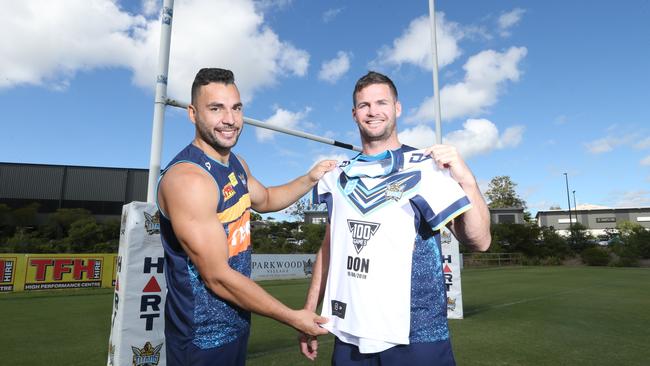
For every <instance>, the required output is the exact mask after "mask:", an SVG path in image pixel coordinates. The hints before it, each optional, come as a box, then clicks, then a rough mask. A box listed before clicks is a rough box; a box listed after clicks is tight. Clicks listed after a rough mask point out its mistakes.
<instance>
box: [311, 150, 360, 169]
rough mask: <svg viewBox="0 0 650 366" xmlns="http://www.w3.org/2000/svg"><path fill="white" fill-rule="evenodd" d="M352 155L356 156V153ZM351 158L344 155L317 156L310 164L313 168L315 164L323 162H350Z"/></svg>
mask: <svg viewBox="0 0 650 366" xmlns="http://www.w3.org/2000/svg"><path fill="white" fill-rule="evenodd" d="M354 155H356V153H355V154H354ZM351 158H352V156H348V155H345V154H321V155H317V156H316V157H315V158H314V162H313V163H312V165H311V166H312V167H313V166H314V165H316V163H318V162H319V161H323V160H336V161H338V162H342V161H345V160H350V159H351Z"/></svg>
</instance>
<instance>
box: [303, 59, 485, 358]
mask: <svg viewBox="0 0 650 366" xmlns="http://www.w3.org/2000/svg"><path fill="white" fill-rule="evenodd" d="M352 100H353V107H352V118H353V119H354V121H355V122H356V124H357V127H358V128H359V134H360V136H361V143H362V146H363V152H362V153H361V154H359V155H358V156H357V157H355V158H354V159H352V160H350V161H348V162H344V163H342V164H340V165H339V166H338V167H337V168H335V169H334V170H332V171H330V172H328V173H326V174H325V175H324V176H323V178H322V179H321V180H320V181H319V182H318V185H317V186H316V187H315V188H314V202H319V201H320V202H325V203H327V206H328V211H329V215H330V217H329V220H328V226H327V229H326V233H325V239H324V241H323V244H322V246H321V249H320V251H319V253H318V257H317V259H316V262H315V263H314V266H313V274H312V281H311V286H310V289H309V293H308V295H307V300H306V303H305V309H306V310H310V311H314V310H316V307H317V305H318V303H319V302H320V301H322V303H323V308H322V315H323V316H327V317H329V321H328V322H327V323H326V324H324V325H323V327H325V328H327V329H328V330H330V331H331V332H332V333H333V334H334V335H335V336H336V339H335V343H334V352H333V355H332V364H333V365H337V366H340V365H345V366H375V365H376V366H379V365H382V366H392V365H394V366H398V365H413V366H422V365H454V364H455V361H454V356H453V353H452V348H451V343H450V340H449V330H448V326H447V301H446V294H445V280H444V275H443V270H442V255H441V246H440V244H441V240H440V230H441V229H442V228H444V227H445V226H446V227H448V228H449V229H450V230H451V231H452V232H453V233H454V235H455V236H456V237H457V238H458V239H459V241H461V242H463V243H464V244H465V245H467V246H468V247H471V248H473V249H475V250H480V251H484V250H486V249H487V248H488V247H489V246H490V241H491V238H490V216H489V211H488V209H487V206H486V204H485V201H484V200H483V197H482V196H481V193H480V191H479V189H478V184H477V183H476V179H475V178H474V175H473V174H472V172H471V171H470V169H469V168H468V166H467V165H466V164H465V162H464V161H463V159H462V158H461V157H460V156H459V154H458V153H457V151H456V149H455V148H454V147H452V146H448V145H433V146H431V147H430V148H428V149H422V150H416V149H414V148H412V147H409V146H407V145H403V144H402V143H401V142H400V141H399V140H398V136H397V127H396V125H397V118H398V117H399V116H400V114H401V112H402V106H401V103H400V102H399V100H398V98H397V89H396V88H395V85H394V84H393V82H392V81H391V80H390V79H389V78H388V77H387V76H385V75H382V74H380V73H377V72H369V73H368V74H367V75H365V76H363V77H362V78H360V79H359V80H358V81H357V84H356V85H355V89H354V92H353V93H352ZM299 344H300V348H301V352H302V353H303V354H304V355H305V356H306V357H307V358H309V359H311V360H313V359H314V358H315V357H316V355H317V346H318V343H317V340H316V339H315V337H313V336H309V335H307V334H301V335H300V337H299Z"/></svg>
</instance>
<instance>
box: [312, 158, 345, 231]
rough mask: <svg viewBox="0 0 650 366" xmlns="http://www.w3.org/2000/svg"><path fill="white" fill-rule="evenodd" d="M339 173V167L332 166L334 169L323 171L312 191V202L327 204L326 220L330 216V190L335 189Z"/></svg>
mask: <svg viewBox="0 0 650 366" xmlns="http://www.w3.org/2000/svg"><path fill="white" fill-rule="evenodd" d="M339 174H341V170H340V169H339V168H334V170H332V171H329V172H327V173H325V175H323V177H322V178H321V179H320V180H319V181H318V184H316V185H315V186H314V188H313V191H312V194H313V196H312V202H313V203H314V204H319V203H325V204H326V205H327V212H328V216H329V217H328V221H329V220H330V219H331V218H332V208H333V207H332V192H333V191H334V190H335V189H336V181H337V178H338V176H339Z"/></svg>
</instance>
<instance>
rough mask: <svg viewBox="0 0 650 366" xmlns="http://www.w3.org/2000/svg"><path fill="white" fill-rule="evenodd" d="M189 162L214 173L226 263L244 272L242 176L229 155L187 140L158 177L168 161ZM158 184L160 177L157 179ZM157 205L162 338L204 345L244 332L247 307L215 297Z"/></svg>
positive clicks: (247, 250)
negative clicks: (213, 154)
mask: <svg viewBox="0 0 650 366" xmlns="http://www.w3.org/2000/svg"><path fill="white" fill-rule="evenodd" d="M178 163H191V164H195V165H196V166H198V167H200V168H201V169H203V170H205V171H206V172H207V173H208V174H210V176H212V178H214V182H215V189H218V190H219V196H220V198H219V205H218V206H217V214H218V218H219V221H220V222H221V224H222V225H223V228H224V230H225V231H226V236H227V238H228V242H227V243H223V245H227V246H228V257H229V258H228V264H229V265H230V267H232V268H233V269H234V270H236V271H238V272H240V273H242V274H243V275H245V276H247V277H250V273H251V252H252V246H251V240H250V207H251V202H250V197H249V195H248V187H247V179H248V177H247V175H246V171H245V170H244V167H243V166H242V165H241V163H240V162H239V160H238V159H237V157H236V156H235V154H233V153H231V154H230V158H229V159H228V164H227V165H224V164H223V163H221V162H219V161H217V160H214V159H212V158H210V157H209V156H208V155H206V154H205V153H204V152H203V151H202V150H201V149H199V148H198V147H196V146H194V145H192V144H190V145H188V146H187V147H186V148H185V149H183V150H182V151H181V152H180V153H179V154H178V155H176V157H175V158H174V159H172V161H171V162H170V163H169V165H168V166H167V167H166V168H165V170H164V171H163V172H162V174H161V177H160V179H161V180H162V179H163V177H164V174H165V173H166V172H167V171H168V170H169V168H171V167H172V166H174V165H176V164H178ZM158 184H160V181H159V183H158ZM159 210H160V213H161V215H160V236H161V239H162V244H163V248H164V249H165V278H166V280H167V299H166V304H165V337H166V341H167V342H168V343H174V344H175V345H178V346H181V347H183V346H185V345H187V344H188V342H191V343H193V344H194V345H195V346H197V347H199V348H201V349H206V348H214V347H220V346H222V345H224V344H227V343H230V342H232V341H234V340H236V339H237V338H238V337H240V336H242V335H244V334H246V333H247V332H248V330H249V327H250V312H248V311H244V310H243V309H241V308H239V307H237V306H236V305H234V304H231V303H228V302H226V301H225V300H223V299H221V298H220V297H219V296H217V295H216V294H215V293H213V292H212V291H210V290H209V289H208V288H207V287H206V286H205V284H204V283H203V280H202V279H201V276H200V275H199V271H198V269H197V268H196V267H195V266H194V263H192V261H190V259H189V258H188V256H187V254H186V253H185V251H184V250H183V248H182V247H181V245H180V243H179V241H178V239H177V238H176V235H175V234H174V230H173V229H172V224H171V221H170V220H169V218H168V217H167V216H166V215H165V213H164V212H163V210H161V209H160V208H159Z"/></svg>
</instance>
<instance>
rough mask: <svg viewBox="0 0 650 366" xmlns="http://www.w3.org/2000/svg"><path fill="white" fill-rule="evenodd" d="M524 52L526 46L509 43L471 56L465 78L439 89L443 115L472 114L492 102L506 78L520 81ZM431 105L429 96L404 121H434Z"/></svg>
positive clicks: (431, 99) (496, 97)
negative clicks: (502, 48)
mask: <svg viewBox="0 0 650 366" xmlns="http://www.w3.org/2000/svg"><path fill="white" fill-rule="evenodd" d="M526 53H527V49H526V48H525V47H511V48H510V49H508V50H507V51H505V52H503V53H500V52H496V51H494V50H487V51H482V52H480V53H478V54H476V55H474V56H472V57H470V58H469V59H468V60H467V62H466V63H465V65H464V66H463V69H465V78H464V80H463V81H461V82H459V83H456V84H451V85H448V86H445V87H443V88H442V89H441V90H440V104H441V113H442V118H443V119H444V120H446V121H448V120H451V119H453V118H458V117H462V116H475V115H477V114H480V113H483V112H484V110H485V108H487V107H489V106H492V105H494V104H495V103H496V102H497V101H498V96H499V93H501V90H502V89H503V88H504V85H505V83H506V82H507V81H511V82H516V81H519V77H520V76H521V71H520V70H519V63H520V61H521V60H522V59H523V58H524V57H525V56H526ZM433 105H434V101H433V97H428V98H427V99H425V100H424V102H422V104H421V105H420V107H418V108H417V109H416V110H415V111H414V112H412V113H411V114H410V115H409V116H408V117H407V118H406V121H407V122H427V121H429V122H430V121H433V120H434V119H435V114H434V108H433Z"/></svg>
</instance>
